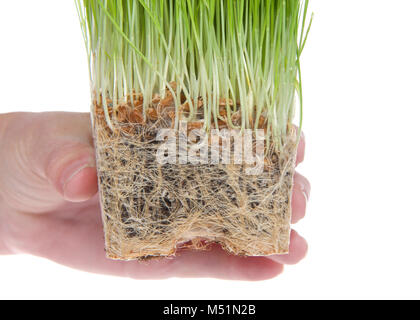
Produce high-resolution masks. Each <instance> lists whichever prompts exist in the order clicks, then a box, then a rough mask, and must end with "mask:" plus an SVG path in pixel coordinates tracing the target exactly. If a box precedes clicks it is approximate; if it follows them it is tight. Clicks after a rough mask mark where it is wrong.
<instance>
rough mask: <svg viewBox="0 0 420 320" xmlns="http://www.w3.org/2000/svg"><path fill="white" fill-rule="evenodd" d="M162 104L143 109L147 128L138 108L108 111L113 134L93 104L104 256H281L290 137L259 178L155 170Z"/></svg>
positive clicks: (218, 169) (201, 168)
mask: <svg viewBox="0 0 420 320" xmlns="http://www.w3.org/2000/svg"><path fill="white" fill-rule="evenodd" d="M162 101H164V100H160V101H158V100H157V101H156V105H155V108H149V109H148V110H147V115H148V120H147V121H144V113H143V109H142V108H141V107H140V105H141V101H138V102H137V103H136V102H135V101H134V102H132V103H129V104H127V105H120V106H118V107H117V109H115V110H114V109H112V105H111V104H110V112H109V115H110V119H111V121H112V123H113V124H114V125H113V130H111V129H110V128H109V126H108V124H107V122H106V121H105V116H104V112H103V109H102V107H101V105H100V104H98V103H97V102H94V108H93V122H94V136H95V144H96V152H97V154H96V155H97V166H98V178H99V186H100V195H101V205H102V216H103V223H104V231H105V242H106V253H107V256H108V257H109V258H111V259H117V260H139V259H148V258H152V257H168V256H174V255H175V254H176V250H177V248H179V247H180V246H189V247H192V248H194V249H205V248H206V247H207V244H209V243H219V244H220V245H221V246H222V247H223V248H224V249H225V250H226V251H228V252H229V253H232V254H235V255H244V256H267V255H274V254H287V253H288V249H289V239H290V220H291V192H292V185H293V175H294V165H295V158H296V141H295V132H293V130H291V131H290V135H289V137H286V140H285V141H286V142H285V147H284V148H283V150H282V151H281V152H271V153H270V157H269V159H268V161H267V160H266V163H265V167H264V172H263V173H262V174H259V175H257V176H253V175H246V174H245V166H244V165H234V164H231V165H224V164H218V165H210V164H206V165H192V164H186V165H184V164H164V165H159V164H158V162H157V160H156V153H157V149H158V148H159V146H160V145H161V142H158V141H156V135H157V132H158V130H159V129H161V128H171V127H173V119H174V117H173V114H174V112H173V109H171V108H165V109H162V108H160V107H161V106H162ZM159 106H160V107H159ZM163 110H164V111H163Z"/></svg>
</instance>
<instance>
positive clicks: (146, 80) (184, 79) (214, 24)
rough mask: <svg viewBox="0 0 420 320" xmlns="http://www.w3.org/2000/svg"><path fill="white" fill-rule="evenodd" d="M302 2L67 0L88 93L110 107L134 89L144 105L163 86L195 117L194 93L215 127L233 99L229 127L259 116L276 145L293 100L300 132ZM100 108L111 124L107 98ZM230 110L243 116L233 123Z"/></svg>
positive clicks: (245, 125)
mask: <svg viewBox="0 0 420 320" xmlns="http://www.w3.org/2000/svg"><path fill="white" fill-rule="evenodd" d="M308 1H309V0H75V2H76V6H77V8H78V13H79V16H80V21H81V26H82V29H83V33H84V38H85V41H86V47H87V50H88V57H89V61H90V77H91V82H92V91H93V94H94V95H96V98H97V99H98V100H99V99H100V97H101V96H102V97H104V96H105V97H106V98H107V99H110V100H112V101H113V103H112V105H113V106H116V105H118V104H119V103H122V102H124V101H125V102H127V100H128V99H130V97H132V95H130V94H131V93H133V92H135V93H139V94H142V96H143V105H145V106H147V105H149V104H151V102H152V100H153V97H154V95H155V94H160V95H161V96H163V95H164V94H165V91H166V90H167V89H169V90H170V91H171V93H172V94H173V96H174V97H176V101H175V107H176V110H179V108H180V107H181V99H180V97H181V93H182V94H183V95H184V96H185V98H186V100H187V101H188V103H189V106H191V108H190V112H189V115H188V119H187V120H188V121H194V120H195V119H196V116H197V111H198V110H197V105H198V101H199V99H202V101H203V102H204V105H203V112H204V128H205V129H210V128H211V125H212V123H215V125H216V127H217V123H218V119H220V118H221V117H222V116H221V114H220V103H219V102H220V101H221V99H225V101H232V102H233V103H231V104H227V105H226V113H227V115H226V116H225V117H226V120H227V123H228V124H229V126H230V127H232V128H240V129H250V128H258V127H259V126H261V125H260V123H259V121H260V118H261V117H263V119H265V126H266V131H267V139H268V140H269V139H273V143H274V145H275V147H276V148H277V149H279V150H281V149H282V147H283V144H284V142H285V140H284V139H285V137H286V136H287V134H288V130H289V128H290V126H291V124H292V121H293V118H294V116H295V106H296V101H297V100H299V102H300V103H299V104H300V121H299V124H300V129H299V136H300V130H301V126H302V83H301V78H302V77H301V69H300V57H301V54H302V51H303V48H304V47H305V43H306V39H307V35H308V32H309V30H310V27H311V22H312V19H311V20H310V22H309V23H307V12H308ZM172 82H175V83H176V84H177V86H176V88H171V86H170V83H172ZM103 108H104V109H105V116H106V120H107V122H108V125H109V126H111V127H112V122H111V119H110V117H109V115H108V109H109V108H110V105H107V103H104V105H103ZM143 109H144V110H143V112H144V117H145V118H146V117H147V114H146V108H143ZM236 112H240V115H241V117H240V119H241V123H240V125H236V126H235V124H234V123H233V121H232V116H233V114H234V113H236ZM176 114H177V119H176V120H177V121H179V119H178V112H176ZM269 141H270V140H269Z"/></svg>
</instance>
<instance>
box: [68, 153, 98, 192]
mask: <svg viewBox="0 0 420 320" xmlns="http://www.w3.org/2000/svg"><path fill="white" fill-rule="evenodd" d="M94 167H95V163H94V161H93V159H83V160H79V161H75V162H73V163H71V164H70V165H69V166H67V167H66V169H64V171H63V173H62V175H61V179H60V180H61V186H62V189H63V192H64V194H65V190H66V186H67V184H68V183H69V182H70V181H71V180H72V179H73V178H74V177H75V176H76V175H77V174H79V173H80V172H81V171H83V170H84V169H86V168H94Z"/></svg>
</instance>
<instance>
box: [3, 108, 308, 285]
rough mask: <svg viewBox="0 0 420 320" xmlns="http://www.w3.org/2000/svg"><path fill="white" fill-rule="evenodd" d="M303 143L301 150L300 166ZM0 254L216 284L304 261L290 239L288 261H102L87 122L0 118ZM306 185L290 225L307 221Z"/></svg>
mask: <svg viewBox="0 0 420 320" xmlns="http://www.w3.org/2000/svg"><path fill="white" fill-rule="evenodd" d="M304 149H305V141H304V139H302V140H301V143H300V145H299V148H298V157H297V164H298V163H300V162H302V161H303V158H304ZM0 155H1V159H0V254H3V255H7V254H19V253H25V254H32V255H35V256H39V257H43V258H47V259H50V260H52V261H55V262H57V263H59V264H63V265H66V266H69V267H71V268H75V269H80V270H84V271H87V272H93V273H101V274H109V275H116V276H126V277H131V278H135V279H162V278H168V277H213V278H220V279H231V280H264V279H269V278H272V277H275V276H277V275H278V274H280V273H281V272H282V270H283V265H285V264H295V263H297V262H299V261H300V260H301V259H303V257H304V256H305V254H306V251H307V243H306V241H305V239H303V238H302V237H301V236H300V235H298V234H297V232H295V231H292V234H291V244H290V254H289V255H285V256H273V257H248V258H244V257H238V256H233V255H229V254H227V253H225V252H224V251H223V250H222V249H221V248H220V247H219V246H218V245H213V246H212V247H211V249H210V250H209V251H191V250H187V249H181V250H179V253H178V255H177V257H176V258H173V259H159V260H152V261H149V262H142V263H139V262H122V261H112V260H108V259H106V258H105V252H104V240H103V231H102V220H101V215H100V206H99V198H98V195H97V190H98V186H97V177H96V168H95V154H94V147H93V140H92V134H91V125H90V118H89V115H88V114H80V113H58V112H56V113H40V114H34V113H14V114H5V115H0ZM309 193H310V185H309V182H308V181H307V180H306V179H305V178H304V177H303V176H301V175H299V174H298V173H296V176H295V185H294V189H293V199H292V222H293V223H296V222H298V221H299V220H300V219H302V218H303V217H304V215H305V209H306V202H307V199H308V197H309Z"/></svg>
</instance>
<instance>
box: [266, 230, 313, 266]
mask: <svg viewBox="0 0 420 320" xmlns="http://www.w3.org/2000/svg"><path fill="white" fill-rule="evenodd" d="M307 253H308V243H307V242H306V240H305V239H304V238H303V237H301V236H300V235H299V234H298V233H297V232H296V231H295V230H292V231H291V233H290V246H289V254H287V255H277V256H271V257H268V258H269V259H271V260H273V261H275V262H277V263H281V264H288V265H294V264H297V263H299V262H300V261H302V260H303V259H304V258H305V257H306V255H307Z"/></svg>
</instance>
